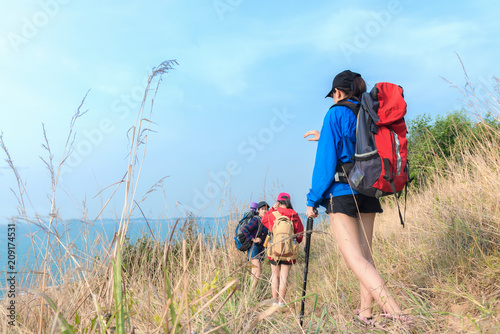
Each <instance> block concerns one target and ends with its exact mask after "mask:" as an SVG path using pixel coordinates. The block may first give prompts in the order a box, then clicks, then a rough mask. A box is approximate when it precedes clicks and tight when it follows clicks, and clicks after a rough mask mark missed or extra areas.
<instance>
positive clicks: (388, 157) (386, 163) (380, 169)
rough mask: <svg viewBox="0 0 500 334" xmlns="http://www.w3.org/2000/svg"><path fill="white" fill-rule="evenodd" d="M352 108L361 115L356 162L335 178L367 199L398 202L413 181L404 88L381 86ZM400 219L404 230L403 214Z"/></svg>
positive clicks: (342, 167) (339, 168)
mask: <svg viewBox="0 0 500 334" xmlns="http://www.w3.org/2000/svg"><path fill="white" fill-rule="evenodd" d="M343 105H345V106H347V104H343ZM348 107H349V108H351V110H353V112H354V113H355V114H356V115H357V125H356V151H355V154H354V157H353V158H352V160H353V162H352V163H344V164H339V165H338V166H337V170H336V172H337V173H336V175H335V179H336V180H337V181H339V182H348V183H349V184H350V186H351V188H352V189H353V190H355V191H357V192H358V193H360V194H364V195H366V196H370V197H376V198H380V197H382V196H387V195H391V194H394V195H395V196H396V202H397V198H398V196H397V195H398V193H399V192H400V191H402V190H403V188H405V186H406V185H407V184H408V182H409V179H408V164H407V154H408V148H407V144H408V140H407V139H406V123H405V120H404V116H405V115H406V102H405V100H404V95H403V88H401V87H400V86H398V85H395V84H392V83H388V82H380V83H377V84H376V85H375V87H373V89H372V90H371V91H370V92H369V93H368V92H366V93H364V94H363V95H362V97H361V103H360V107H357V106H356V107H355V108H353V107H351V106H348ZM346 175H347V176H348V177H347V178H346ZM398 210H399V204H398ZM399 217H400V219H401V224H402V225H403V227H404V222H403V219H402V216H401V212H399Z"/></svg>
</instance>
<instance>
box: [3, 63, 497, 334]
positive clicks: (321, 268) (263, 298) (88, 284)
mask: <svg viewBox="0 0 500 334" xmlns="http://www.w3.org/2000/svg"><path fill="white" fill-rule="evenodd" d="M167 69H169V68H168V67H165V68H160V70H163V71H164V72H165V71H166V70H167ZM158 73H159V74H160V75H161V74H162V73H163V72H161V71H160V72H158ZM158 73H156V74H158ZM152 78H154V75H152ZM152 78H151V79H152ZM150 81H151V80H150ZM148 88H149V86H148ZM145 98H146V97H145ZM141 110H143V109H141ZM144 119H146V117H143V116H142V114H141V117H139V118H138V123H137V125H136V126H135V127H134V132H133V136H136V137H134V139H133V140H132V143H133V145H132V149H131V157H130V163H129V172H128V174H127V176H126V177H125V178H124V180H123V182H122V183H123V185H124V186H125V188H126V200H125V204H124V209H123V214H122V216H121V218H120V230H119V233H118V234H117V235H116V237H115V239H114V240H113V241H112V243H111V244H109V243H106V242H105V241H103V240H89V241H88V244H87V245H85V247H84V249H81V250H72V248H71V245H70V244H68V243H65V242H63V241H62V240H61V239H60V238H59V237H58V234H57V233H51V234H50V238H49V237H48V238H47V241H46V243H47V247H46V249H49V251H47V252H46V253H45V254H42V255H41V260H40V263H41V267H40V272H38V273H32V274H30V275H27V276H25V277H24V280H23V281H22V282H20V283H19V285H18V287H19V288H20V290H19V293H18V295H17V297H16V317H15V326H11V325H10V324H9V321H10V319H9V318H8V314H9V313H8V311H7V307H8V303H9V300H8V299H4V300H2V301H1V304H2V307H1V311H2V313H3V314H2V316H1V317H0V332H1V333H304V332H305V333H334V332H340V333H366V332H374V333H497V332H500V286H499V282H500V191H499V190H498V189H500V179H499V174H500V148H499V147H500V146H499V142H500V133H496V132H494V131H491V132H489V134H488V136H485V137H484V138H480V140H478V141H477V142H473V143H471V142H470V141H469V142H463V144H462V145H460V143H459V144H458V146H457V151H456V158H455V159H453V161H447V164H446V167H445V169H444V170H441V171H439V173H437V172H436V173H433V174H432V177H431V178H429V180H430V181H429V183H428V184H427V185H426V186H425V187H423V188H421V189H420V190H418V191H416V190H413V192H412V193H411V194H410V196H409V197H408V202H407V211H406V227H405V228H404V229H402V228H401V226H400V223H399V218H398V213H397V208H396V206H395V202H394V201H393V200H391V199H390V198H388V199H385V200H384V201H383V207H384V213H383V214H381V215H379V216H378V217H377V220H376V231H375V237H374V243H373V244H374V259H375V263H376V265H377V267H378V269H379V271H380V272H381V274H382V275H383V277H384V278H385V280H386V282H387V284H388V286H389V288H390V290H391V291H392V292H393V293H394V296H395V298H396V299H397V300H399V302H400V303H401V305H402V306H403V309H404V310H405V311H406V312H407V313H408V314H410V315H411V317H412V319H413V323H412V324H411V325H407V324H401V323H398V322H391V321H387V320H385V319H383V318H382V317H381V315H380V314H381V310H379V309H376V310H375V313H374V315H375V318H376V320H377V322H376V323H377V325H376V326H375V327H373V328H367V327H366V326H364V325H362V324H359V323H358V322H356V321H354V320H353V313H352V310H354V309H356V308H357V307H358V306H359V286H358V284H357V280H356V278H355V277H354V276H353V274H352V273H351V272H350V271H349V269H348V268H347V267H346V265H345V263H344V261H343V260H342V258H341V256H340V253H339V251H338V249H337V247H336V245H335V243H334V242H333V239H332V237H331V235H330V232H329V227H328V224H327V223H326V219H325V217H323V218H322V219H319V218H318V219H316V221H315V233H314V234H313V236H312V244H311V259H310V264H309V276H308V277H309V279H308V288H307V296H306V300H305V301H306V312H305V318H304V327H303V328H301V327H300V326H299V311H300V303H301V300H300V298H301V287H302V277H303V260H302V259H301V260H299V261H298V263H297V265H296V266H295V267H294V268H293V269H292V273H291V275H290V278H289V289H288V294H287V302H288V304H287V305H286V306H285V307H284V308H281V309H277V308H276V307H272V306H271V304H272V301H271V300H270V298H271V292H270V267H269V264H268V263H267V262H265V263H264V264H263V269H264V273H263V277H262V280H261V282H260V284H259V287H258V289H257V290H256V291H253V292H251V291H249V287H250V279H251V277H250V266H249V262H248V261H247V260H246V259H245V256H244V255H243V253H241V252H239V251H237V250H236V249H235V248H234V247H233V239H232V234H233V231H234V224H235V222H236V221H237V219H238V217H239V216H240V215H241V211H240V210H238V208H237V206H236V205H235V206H234V209H233V210H232V212H230V213H229V214H230V217H231V221H232V223H230V224H229V226H228V227H227V230H226V231H225V232H224V235H225V240H224V241H223V242H219V241H217V240H215V239H213V238H210V237H207V236H203V235H200V234H198V233H197V232H196V230H195V229H194V228H193V226H194V223H193V219H195V217H190V218H189V219H186V220H180V221H178V224H177V225H176V226H175V227H174V228H173V229H172V235H174V233H177V236H176V237H175V238H174V237H172V238H170V239H169V240H156V239H155V238H154V237H153V236H151V237H145V238H142V239H140V240H139V241H138V242H136V243H134V244H133V245H130V244H129V243H128V242H127V240H126V238H125V236H126V231H127V227H128V222H129V220H130V214H131V213H132V211H134V209H137V206H136V204H137V202H135V201H134V189H135V188H134V185H135V184H136V181H137V180H138V175H139V174H140V172H136V173H134V172H133V171H134V170H139V171H140V164H141V163H142V160H141V157H142V156H143V151H141V150H144V149H145V144H144V143H145V142H147V133H146V134H145V135H144V131H145V129H146V130H147V129H148V128H147V126H145V124H147V123H146V122H145V121H144ZM70 135H71V132H70ZM134 140H135V141H134ZM47 146H48V144H47ZM2 147H3V148H4V150H5V151H6V152H7V150H6V149H5V147H4V145H3V141H2ZM9 160H10V156H9ZM48 165H51V163H50V164H48ZM57 174H58V173H57V168H53V175H54V176H55V177H54V179H55V180H56V181H53V186H54V187H56V186H57ZM54 183H55V184H54ZM20 188H22V185H21V187H20ZM54 189H55V188H54ZM54 194H55V191H54ZM54 196H55V195H54ZM21 200H22V196H21ZM400 204H401V202H400ZM53 209H55V208H53ZM20 215H21V216H22V215H23V213H22V212H21V213H20ZM24 217H26V218H25V219H26V220H27V221H30V219H28V218H27V216H26V215H25V216H24ZM57 220H58V217H57V215H55V214H54V215H53V216H51V219H50V221H49V224H55V223H57ZM84 220H87V221H89V222H92V221H91V220H88V219H87V218H86V219H84ZM174 240H176V241H174ZM33 242H34V243H35V240H33ZM226 245H227V247H226ZM33 249H35V246H33ZM96 253H99V254H101V253H102V254H104V256H99V257H97V256H95V254H96ZM301 256H303V254H301ZM68 260H69V262H68ZM54 262H55V263H58V266H57V268H58V269H57V271H58V272H59V273H60V274H61V275H62V280H61V281H60V282H59V284H58V285H54V284H53V283H54V279H53V278H51V277H54V276H55V274H56V273H54V272H52V271H53V269H52V264H53V263H54Z"/></svg>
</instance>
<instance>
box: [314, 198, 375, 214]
mask: <svg viewBox="0 0 500 334" xmlns="http://www.w3.org/2000/svg"><path fill="white" fill-rule="evenodd" d="M354 197H355V198H354ZM356 204H357V206H356ZM321 205H323V206H324V207H325V208H326V213H343V214H346V215H348V216H350V217H354V218H356V217H357V216H358V208H359V213H376V212H379V213H380V212H383V210H382V207H381V206H380V201H379V200H378V198H375V197H369V196H365V195H361V194H356V195H354V196H353V195H343V196H337V197H331V198H329V199H325V200H324V201H323V203H322V204H321Z"/></svg>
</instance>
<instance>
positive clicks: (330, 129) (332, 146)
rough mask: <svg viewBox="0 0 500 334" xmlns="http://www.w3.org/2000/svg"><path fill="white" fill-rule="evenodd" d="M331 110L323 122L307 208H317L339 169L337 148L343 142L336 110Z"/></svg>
mask: <svg viewBox="0 0 500 334" xmlns="http://www.w3.org/2000/svg"><path fill="white" fill-rule="evenodd" d="M334 109H335V108H332V109H330V111H328V113H327V114H326V116H325V119H324V121H323V127H322V128H321V137H320V138H321V139H320V140H319V141H318V148H317V151H316V160H315V163H314V170H313V177H312V186H311V189H310V190H309V194H307V206H310V207H313V208H317V207H318V206H319V205H320V204H321V203H320V202H321V199H322V198H323V195H324V193H325V192H326V190H327V189H328V188H329V187H330V185H331V184H332V182H333V180H334V177H335V168H336V167H337V159H338V157H337V146H338V145H339V143H340V141H341V136H340V133H339V126H338V124H336V122H335V119H334V112H335V110H334Z"/></svg>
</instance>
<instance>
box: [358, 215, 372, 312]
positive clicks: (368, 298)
mask: <svg viewBox="0 0 500 334" xmlns="http://www.w3.org/2000/svg"><path fill="white" fill-rule="evenodd" d="M358 221H359V224H360V227H361V228H360V229H359V243H360V245H361V251H362V253H363V257H364V258H365V259H366V260H367V261H368V262H369V263H371V265H372V266H373V267H375V263H374V262H373V257H372V238H373V226H374V222H375V213H362V214H360V217H359V219H358ZM359 285H360V292H361V306H360V310H361V311H360V313H359V315H361V316H363V317H365V318H370V317H371V316H372V306H373V301H374V299H373V297H372V295H371V293H370V291H369V290H368V289H366V288H365V286H364V285H363V284H361V283H360V284H359Z"/></svg>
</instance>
